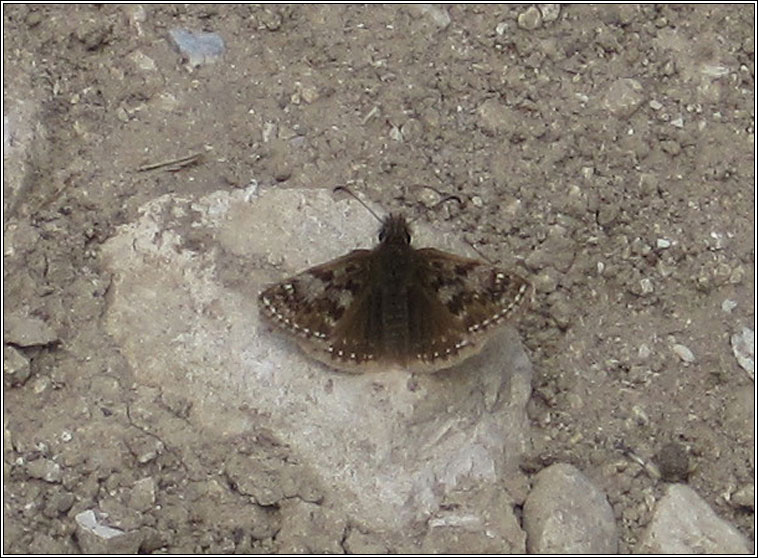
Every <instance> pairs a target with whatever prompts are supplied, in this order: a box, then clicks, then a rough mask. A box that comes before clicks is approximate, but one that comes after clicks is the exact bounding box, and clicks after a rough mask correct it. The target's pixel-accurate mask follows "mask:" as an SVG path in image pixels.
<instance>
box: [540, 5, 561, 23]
mask: <svg viewBox="0 0 758 558" xmlns="http://www.w3.org/2000/svg"><path fill="white" fill-rule="evenodd" d="M537 7H538V8H539V10H540V13H541V14H542V21H543V22H545V23H552V22H554V21H555V20H556V19H558V16H559V15H561V5H560V4H537Z"/></svg>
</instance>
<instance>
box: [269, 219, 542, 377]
mask: <svg viewBox="0 0 758 558" xmlns="http://www.w3.org/2000/svg"><path fill="white" fill-rule="evenodd" d="M529 291H530V285H529V283H528V282H527V281H526V280H525V279H523V278H521V277H519V276H518V275H516V274H513V273H510V272H507V271H503V270H500V269H497V268H494V267H491V266H489V265H487V264H485V263H483V262H480V261H478V260H473V259H469V258H464V257H461V256H456V255H455V254H450V253H448V252H442V251H440V250H436V249H434V248H422V249H415V248H412V247H411V234H410V228H409V226H408V222H407V221H406V219H405V218H404V217H403V216H402V215H399V214H390V215H389V216H388V217H386V218H385V219H384V220H383V224H382V227H381V230H380V232H379V244H378V245H377V246H376V247H375V248H374V249H373V250H353V251H352V252H350V253H349V254H347V255H345V256H342V257H341V258H337V259H335V260H332V261H330V262H327V263H324V264H321V265H317V266H315V267H312V268H310V269H307V270H306V271H303V272H302V273H299V274H297V275H295V276H293V277H290V278H288V279H286V280H284V281H282V282H281V283H277V284H275V285H273V286H271V287H269V288H267V289H266V290H264V291H263V292H262V293H261V294H260V296H259V304H260V308H261V312H262V313H263V315H264V316H265V317H266V318H268V320H269V321H270V322H271V323H273V324H274V325H275V326H277V327H279V328H280V329H282V330H284V331H286V332H287V333H289V334H291V335H293V336H294V337H295V339H296V340H297V342H298V343H299V345H300V346H301V348H302V349H303V350H304V351H305V352H306V353H308V354H310V355H311V356H313V357H314V358H316V359H317V360H319V361H321V362H323V363H325V364H327V365H328V366H331V367H333V368H336V369H339V370H343V371H347V372H355V373H359V372H367V371H372V370H386V369H389V368H396V367H400V368H404V369H406V370H409V371H413V372H434V371H437V370H442V369H445V368H450V367H452V366H455V365H456V364H459V363H460V362H462V361H463V360H465V359H467V358H469V357H471V356H473V355H474V354H476V353H478V352H479V351H481V349H482V347H483V344H484V343H485V341H486V340H487V339H488V338H489V337H490V336H491V334H492V333H493V331H494V330H495V329H496V326H498V325H501V324H503V323H504V322H505V321H506V320H508V319H509V318H511V317H512V316H513V315H514V314H515V313H516V311H517V310H518V309H519V307H521V306H522V304H523V303H524V301H525V300H526V299H527V298H528V296H527V295H528V292H529Z"/></svg>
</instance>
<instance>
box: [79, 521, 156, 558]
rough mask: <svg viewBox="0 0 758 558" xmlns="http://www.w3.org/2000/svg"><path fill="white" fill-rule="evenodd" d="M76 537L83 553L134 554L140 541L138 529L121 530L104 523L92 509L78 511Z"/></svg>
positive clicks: (140, 536)
mask: <svg viewBox="0 0 758 558" xmlns="http://www.w3.org/2000/svg"><path fill="white" fill-rule="evenodd" d="M75 520H76V539H77V542H78V543H79V546H80V547H81V549H82V551H83V552H84V553H85V554H135V553H136V552H137V551H138V550H139V547H140V544H141V543H142V539H143V537H142V535H141V534H140V533H139V531H122V530H121V529H115V528H113V527H110V526H108V525H106V524H105V523H104V522H103V521H102V519H101V518H99V517H98V516H97V515H96V514H95V512H94V511H92V510H86V511H83V512H81V513H78V514H77V515H76V517H75Z"/></svg>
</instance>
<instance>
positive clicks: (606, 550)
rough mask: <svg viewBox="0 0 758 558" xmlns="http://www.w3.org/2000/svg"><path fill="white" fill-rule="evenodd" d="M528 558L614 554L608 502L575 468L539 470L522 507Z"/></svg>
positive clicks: (614, 536) (560, 465)
mask: <svg viewBox="0 0 758 558" xmlns="http://www.w3.org/2000/svg"><path fill="white" fill-rule="evenodd" d="M524 530H525V531H526V533H527V551H528V552H529V553H531V554H545V553H552V554H614V553H616V552H617V551H618V536H617V533H616V522H615V518H614V514H613V510H612V509H611V506H610V504H608V500H607V499H606V497H605V494H603V493H602V492H601V491H600V490H599V489H598V488H597V487H595V485H593V484H592V483H591V482H590V481H589V479H587V477H585V476H584V475H583V474H582V473H581V472H580V471H579V470H578V469H577V468H576V467H574V466H572V465H568V464H565V463H558V464H555V465H551V466H550V467H548V468H546V469H543V470H542V471H540V473H539V474H537V476H536V477H535V479H534V488H533V489H532V491H531V493H530V494H529V496H528V497H527V499H526V502H525V504H524Z"/></svg>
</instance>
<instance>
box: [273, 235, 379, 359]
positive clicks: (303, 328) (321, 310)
mask: <svg viewBox="0 0 758 558" xmlns="http://www.w3.org/2000/svg"><path fill="white" fill-rule="evenodd" d="M368 254H370V252H369V251H368V250H354V251H352V252H350V253H349V254H347V255H346V256H343V257H341V258H337V259H336V260H332V261H330V262H327V263H325V264H322V265H318V266H316V267H312V268H310V269H308V270H306V271H304V272H302V273H299V274H297V275H295V276H293V277H290V278H288V279H286V280H285V281H282V282H281V283H277V284H275V285H272V286H271V287H269V288H267V289H266V290H264V291H263V292H262V293H261V294H260V296H259V302H260V308H261V311H262V313H263V314H264V315H265V316H266V317H267V318H268V319H269V320H270V321H271V322H272V323H273V324H274V325H276V326H278V327H280V328H281V329H283V330H285V331H287V332H289V333H291V334H293V335H294V336H295V337H296V339H298V341H299V342H300V344H301V345H302V346H303V348H309V351H308V352H311V351H310V347H311V346H312V347H313V350H314V351H320V352H323V353H328V352H329V345H330V343H329V340H330V339H332V337H333V335H334V329H335V327H336V326H337V324H338V323H339V322H340V321H341V320H342V318H343V317H344V315H345V313H346V312H347V311H348V309H349V308H351V307H352V306H353V303H354V301H355V299H356V297H358V296H359V295H360V293H361V292H362V291H365V290H366V288H367V285H368V280H369V276H368V275H369V270H368V267H367V266H366V265H365V264H366V259H367V256H368ZM314 356H317V355H316V354H314ZM317 358H319V357H318V356H317ZM319 360H322V361H326V360H325V358H319Z"/></svg>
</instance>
